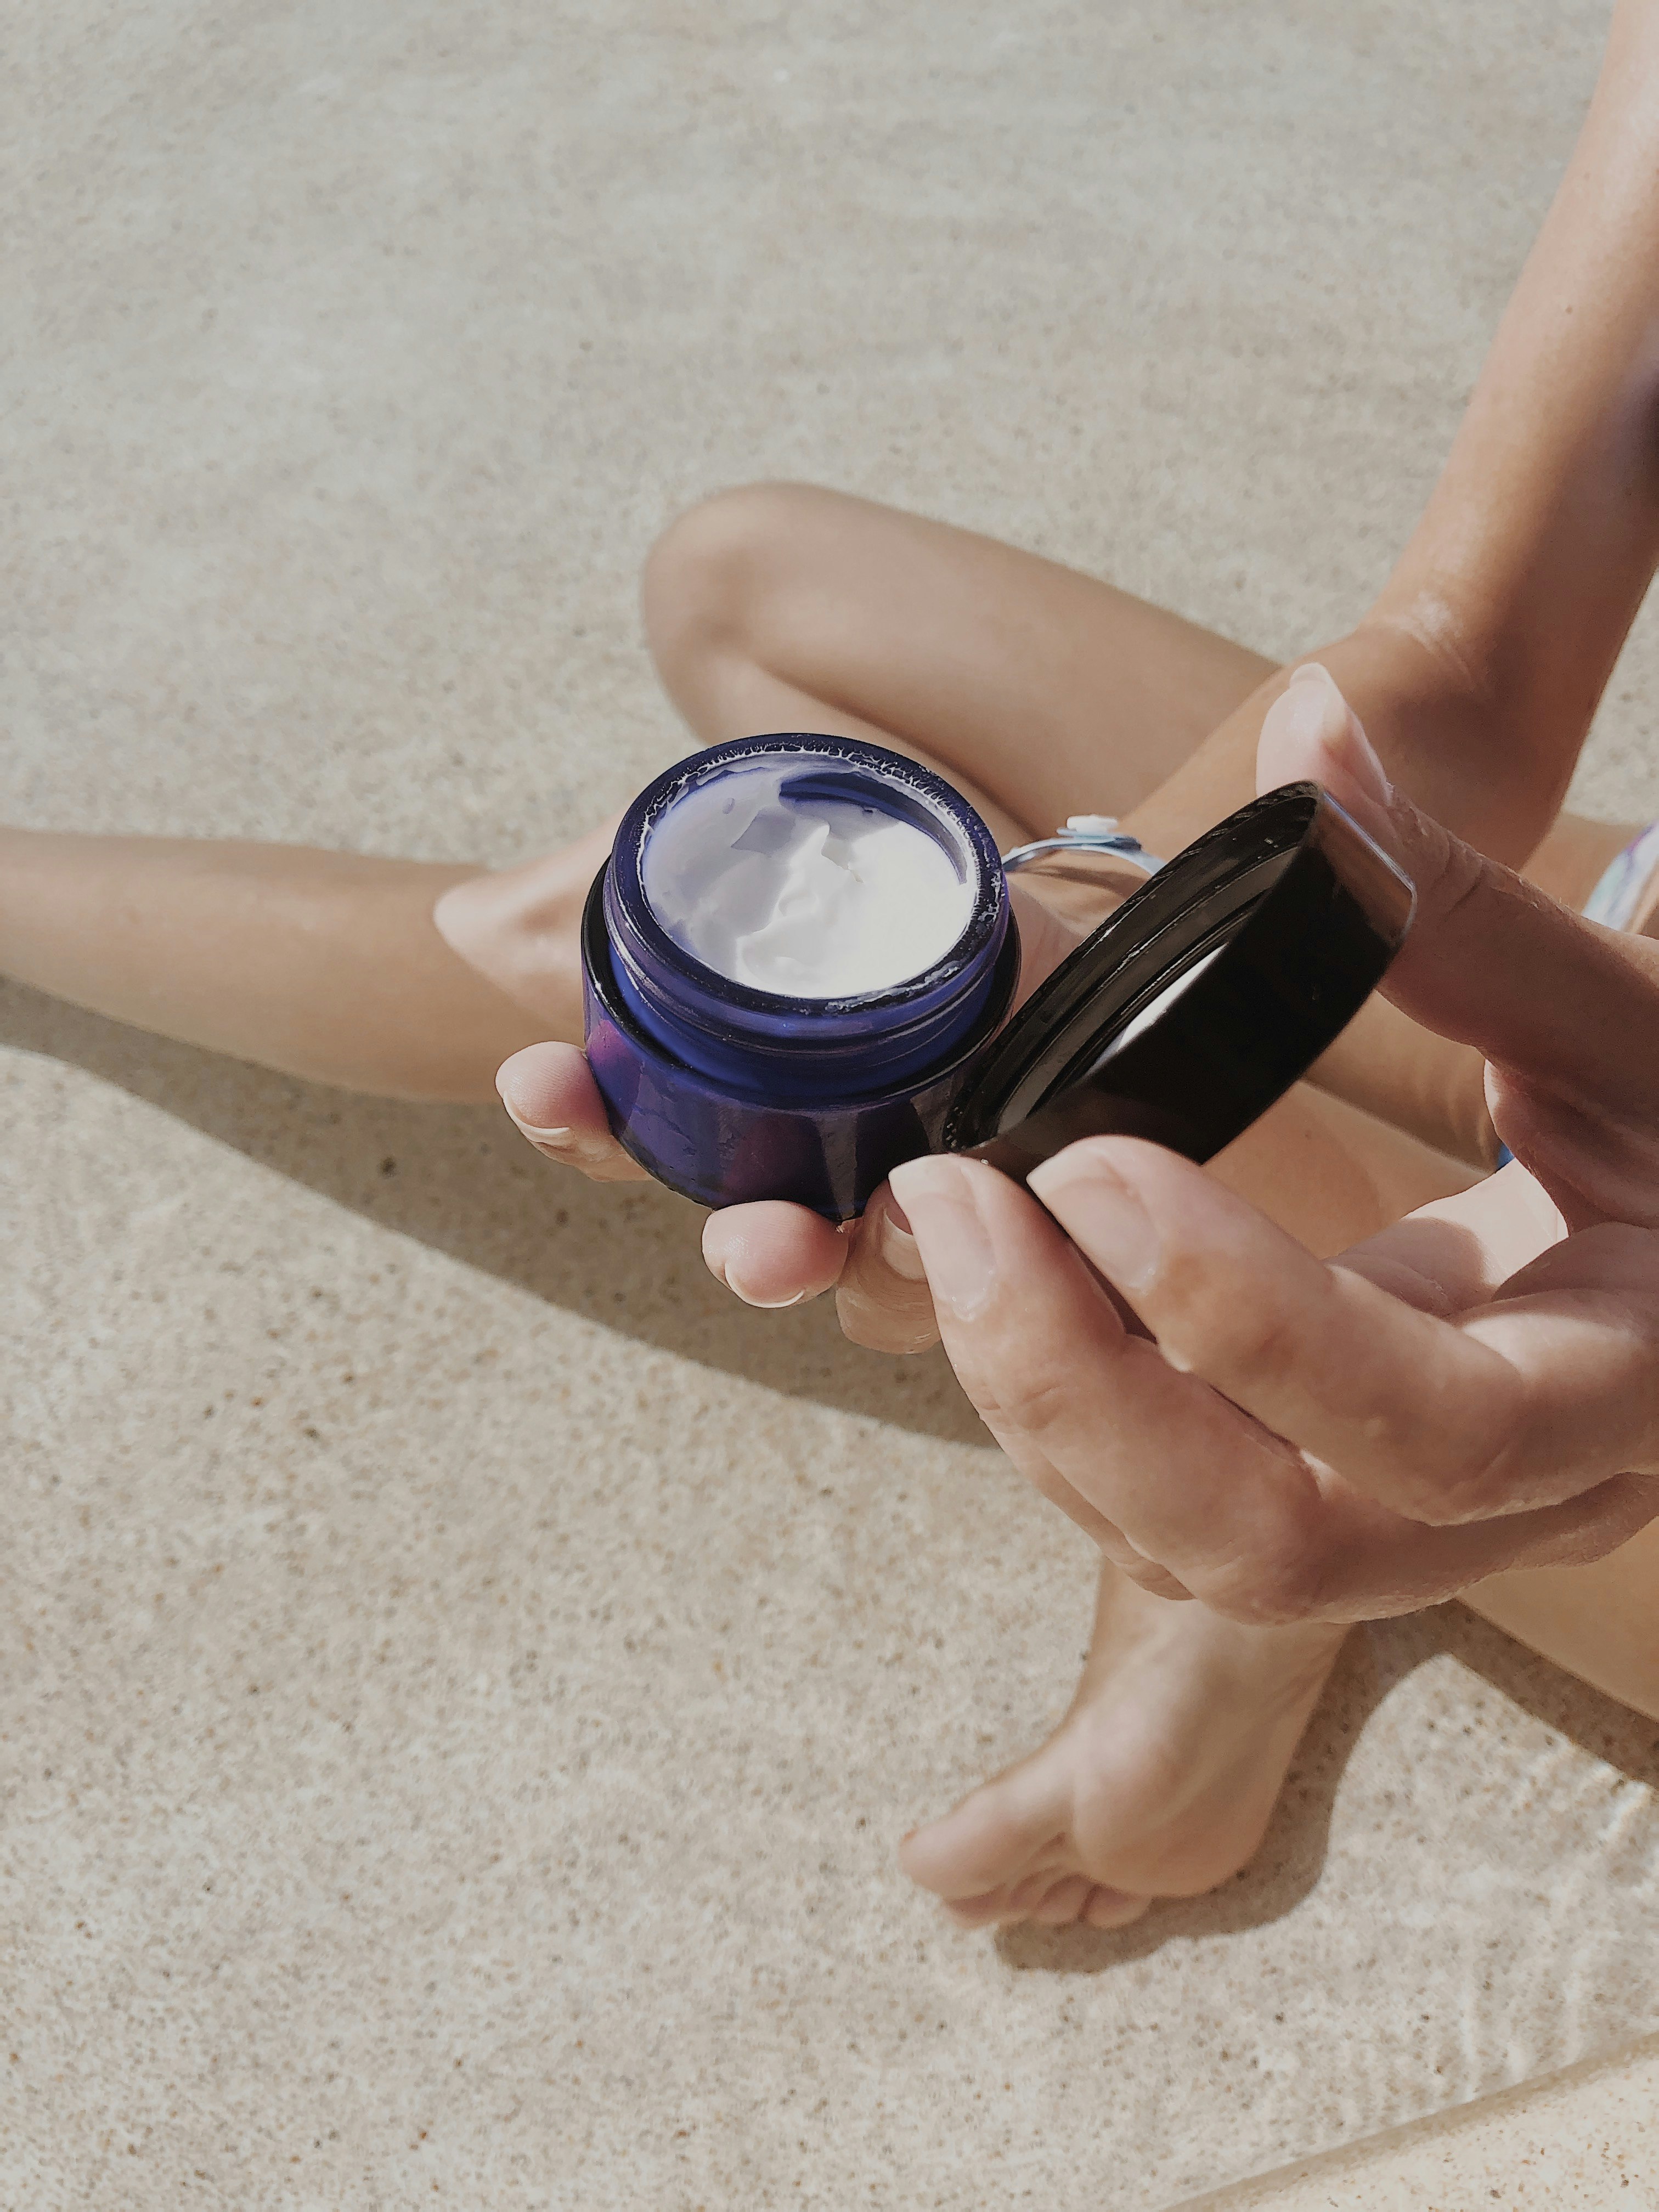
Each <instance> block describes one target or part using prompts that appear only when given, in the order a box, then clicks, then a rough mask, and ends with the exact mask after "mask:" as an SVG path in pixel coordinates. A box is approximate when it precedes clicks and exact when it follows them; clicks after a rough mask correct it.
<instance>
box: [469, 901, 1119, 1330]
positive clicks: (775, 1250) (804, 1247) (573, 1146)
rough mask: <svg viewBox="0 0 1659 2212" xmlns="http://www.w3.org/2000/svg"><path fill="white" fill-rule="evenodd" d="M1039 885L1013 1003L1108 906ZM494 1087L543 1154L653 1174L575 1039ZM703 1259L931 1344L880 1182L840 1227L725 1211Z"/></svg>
mask: <svg viewBox="0 0 1659 2212" xmlns="http://www.w3.org/2000/svg"><path fill="white" fill-rule="evenodd" d="M1041 883H1042V878H1030V877H1027V878H1019V879H1017V880H1016V881H1014V882H1012V883H1011V884H1009V886H1008V890H1009V896H1010V897H1011V898H1012V901H1013V903H1014V909H1015V914H1016V917H1017V919H1018V924H1019V935H1020V951H1021V963H1020V976H1019V992H1018V999H1019V1000H1024V999H1027V998H1029V997H1030V994H1031V993H1032V992H1033V991H1035V990H1036V987H1037V985H1038V984H1039V983H1040V982H1042V980H1043V978H1044V977H1045V976H1046V975H1048V974H1049V973H1050V972H1051V971H1052V970H1053V969H1054V968H1056V967H1058V965H1059V964H1060V961H1062V960H1063V959H1064V958H1065V957H1066V954H1067V953H1068V952H1069V951H1071V950H1072V949H1073V946H1074V945H1077V944H1078V943H1079V942H1080V940H1081V939H1082V938H1083V937H1085V936H1086V935H1087V934H1088V933H1089V931H1090V929H1091V928H1092V927H1094V926H1095V924H1096V922H1097V921H1099V920H1100V919H1101V918H1102V915H1103V913H1104V912H1105V911H1106V910H1108V903H1109V902H1107V901H1105V900H1103V899H1101V898H1099V897H1098V896H1097V897H1096V899H1095V901H1094V911H1093V912H1092V913H1091V914H1089V913H1085V914H1084V915H1082V916H1081V917H1080V918H1075V917H1074V915H1073V913H1072V912H1071V911H1070V909H1072V908H1074V907H1075V905H1076V903H1077V902H1075V901H1074V900H1072V899H1070V898H1068V897H1067V896H1066V891H1065V887H1063V886H1060V885H1055V886H1054V888H1053V890H1052V891H1051V893H1050V895H1049V896H1047V897H1045V896H1043V895H1042V890H1041V889H1040V885H1041ZM1110 903H1115V900H1113V901H1111V902H1110ZM1017 1003H1018V1001H1017ZM495 1087H496V1089H497V1090H498V1091H500V1092H501V1103H502V1104H503V1105H504V1106H505V1107H506V1109H507V1112H508V1114H509V1115H511V1116H512V1118H513V1121H514V1123H515V1124H516V1125H517V1127H518V1128H519V1130H520V1133H522V1134H523V1135H524V1136H525V1137H526V1138H527V1139H529V1141H530V1142H531V1143H532V1145H533V1146H535V1147H536V1150H537V1151H538V1152H540V1153H542V1154H543V1155H544V1157H545V1158H548V1159H550V1160H556V1161H558V1162H559V1163H560V1164H561V1165H562V1166H564V1167H572V1168H574V1169H576V1170H577V1171H578V1172H579V1173H580V1174H581V1175H585V1176H588V1177H589V1178H590V1179H591V1180H592V1181H593V1182H646V1181H648V1180H649V1178H648V1177H647V1175H646V1171H645V1170H644V1169H643V1168H642V1167H641V1166H640V1165H639V1164H638V1163H637V1162H636V1161H635V1160H633V1159H631V1158H629V1155H628V1154H627V1153H626V1152H624V1151H623V1147H622V1146H621V1145H620V1144H618V1142H617V1139H616V1138H615V1137H614V1136H613V1135H612V1134H611V1125H610V1122H609V1121H608V1120H607V1118H606V1115H605V1101H604V1100H603V1098H601V1097H600V1096H599V1085H597V1084H596V1083H595V1082H594V1080H593V1075H592V1070H591V1069H590V1068H589V1066H588V1065H587V1060H586V1054H584V1053H582V1052H581V1051H580V1049H579V1048H578V1047H576V1046H575V1045H574V1044H532V1045H528V1046H526V1048H525V1049H524V1050H523V1051H522V1052H516V1053H514V1054H513V1057H512V1058H511V1059H510V1060H507V1061H505V1062H504V1063H503V1064H502V1066H501V1070H500V1072H499V1073H498V1074H497V1076H496V1078H495ZM702 1255H703V1259H704V1261H706V1262H707V1264H708V1268H709V1271H710V1273H713V1274H714V1275H715V1276H716V1277H717V1278H718V1279H720V1281H721V1282H722V1283H724V1284H725V1285H726V1288H727V1289H728V1290H729V1291H732V1292H733V1293H734V1294H735V1295H736V1296H737V1297H740V1298H741V1299H742V1300H743V1301H744V1304H746V1305H751V1306H763V1307H772V1306H793V1305H799V1304H802V1303H803V1302H804V1301H805V1299H807V1298H815V1297H818V1296H819V1295H820V1294H821V1293H822V1292H823V1291H828V1290H831V1289H833V1290H834V1291H835V1293H836V1312H837V1315H838V1316H839V1318H840V1321H841V1325H842V1329H843V1331H844V1332H845V1334H847V1336H848V1338H850V1340H852V1341H853V1342H854V1344H860V1345H864V1346H867V1347H868V1348H869V1349H870V1350H872V1351H875V1352H925V1351H926V1350H927V1347H928V1346H929V1345H931V1344H935V1343H937V1342H938V1340H939V1324H938V1322H937V1321H936V1320H935V1318H934V1316H933V1297H932V1295H931V1294H930V1292H929V1291H928V1288H927V1277H926V1275H925V1274H924V1273H923V1270H922V1265H921V1255H920V1253H919V1252H918V1251H917V1249H916V1240H915V1237H913V1236H912V1235H911V1234H910V1229H909V1224H908V1222H907V1221H906V1219H905V1218H904V1215H903V1213H902V1212H901V1210H900V1209H899V1207H898V1206H897V1205H896V1201H895V1200H894V1198H893V1195H892V1193H891V1192H890V1190H889V1188H888V1187H887V1185H886V1184H885V1183H884V1184H883V1185H882V1186H881V1188H880V1189H879V1190H878V1191H877V1192H876V1194H875V1195H874V1196H873V1197H872V1200H871V1201H870V1203H869V1205H868V1206H866V1208H865V1211H864V1212H863V1214H862V1215H861V1216H860V1218H859V1219H858V1220H857V1221H849V1222H847V1223H845V1224H843V1225H842V1227H841V1228H839V1229H837V1228H836V1226H835V1225H834V1224H833V1223H832V1222H829V1221H826V1220H825V1219H824V1218H823V1216H822V1215H821V1214H817V1213H813V1212H811V1211H810V1210H809V1209H808V1208H807V1207H805V1206H792V1205H789V1204H787V1202H785V1201H784V1200H763V1201H761V1202H759V1203H757V1204H753V1205H749V1206H726V1207H723V1208H721V1209H720V1210H719V1211H718V1212H714V1213H711V1214H710V1215H709V1217H708V1220H707V1221H706V1222H705V1223H704V1225H703V1233H702Z"/></svg>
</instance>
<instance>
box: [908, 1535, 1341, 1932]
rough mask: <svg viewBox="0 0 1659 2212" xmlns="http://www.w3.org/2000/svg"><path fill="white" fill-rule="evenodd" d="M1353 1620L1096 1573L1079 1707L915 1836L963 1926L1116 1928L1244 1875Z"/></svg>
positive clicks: (913, 1871) (920, 1873) (918, 1852)
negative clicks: (1281, 1613) (1224, 1603)
mask: <svg viewBox="0 0 1659 2212" xmlns="http://www.w3.org/2000/svg"><path fill="white" fill-rule="evenodd" d="M1345 1633H1346V1631H1345V1630H1343V1629H1342V1628H1340V1627H1332V1626H1329V1625H1328V1624H1327V1623H1324V1622H1316V1623H1312V1624H1310V1625H1308V1626H1296V1627H1291V1628H1247V1627H1245V1626H1242V1625H1241V1624H1240V1623H1238V1622H1237V1621H1231V1620H1221V1619H1219V1618H1218V1616H1217V1615H1216V1614H1214V1613H1209V1612H1206V1610H1205V1608H1204V1607H1202V1606H1200V1605H1195V1604H1187V1603H1179V1602H1171V1601H1170V1600H1169V1599H1167V1598H1158V1597H1152V1596H1149V1595H1147V1594H1146V1592H1145V1591H1144V1590H1140V1589H1136V1588H1135V1586H1134V1585H1133V1583H1129V1582H1127V1581H1126V1580H1125V1579H1124V1578H1123V1577H1121V1575H1120V1574H1118V1572H1117V1571H1116V1570H1115V1568H1112V1567H1107V1568H1106V1569H1105V1571H1104V1572H1103V1576H1102V1579H1101V1586H1100V1600H1099V1603H1098V1606H1097V1610H1096V1614H1095V1631H1094V1637H1093V1640H1092V1643H1091V1649H1090V1652H1089V1658H1088V1662H1087V1664H1086V1665H1085V1668H1084V1673H1083V1680H1081V1681H1080V1682H1079V1685H1078V1689H1077V1695H1076V1697H1075V1698H1074V1699H1073V1701H1072V1706H1071V1710H1070V1711H1069V1712H1068V1713H1067V1714H1066V1717H1065V1719H1064V1720H1063V1721H1062V1722H1061V1723H1060V1726H1059V1728H1058V1729H1055V1731H1054V1735H1051V1736H1050V1737H1049V1739H1048V1742H1047V1743H1045V1744H1044V1745H1043V1746H1042V1749H1041V1750H1039V1751H1035V1752H1033V1753H1031V1754H1030V1757H1029V1758H1026V1759H1021V1760H1020V1761H1019V1762H1018V1765H1014V1766H1011V1767H1009V1768H1008V1769H1007V1771H1006V1772H1005V1773H1002V1774H1000V1775H998V1776H997V1777H996V1778H995V1779H994V1781H991V1782H987V1783H984V1784H981V1787H980V1788H979V1789H977V1790H974V1791H972V1792H971V1793H970V1794H969V1796H966V1797H964V1798H963V1801H962V1802H961V1804H959V1805H958V1806H957V1808H956V1810H955V1811H954V1812H953V1813H947V1814H945V1818H944V1819H943V1820H933V1821H930V1822H929V1823H928V1825H927V1826H926V1827H922V1828H918V1829H916V1830H915V1831H914V1832H912V1833H911V1834H910V1835H908V1836H907V1837H906V1838H905V1839H904V1842H903V1844H902V1846H901V1847H900V1850H899V1861H900V1863H901V1864H902V1867H903V1869H904V1870H905V1872H906V1873H907V1874H908V1875H910V1876H911V1877H912V1879H913V1880H915V1881H919V1882H920V1883H921V1885H922V1887H924V1888H925V1889H931V1890H935V1891H937V1892H938V1893H939V1896H940V1897H941V1898H943V1899H944V1900H945V1905H946V1906H947V1907H948V1909H949V1910H950V1911H951V1915H952V1916H953V1917H954V1918H955V1919H956V1920H957V1921H958V1922H959V1923H961V1924H962V1925H963V1927H967V1928H981V1927H985V1926H987V1925H988V1924H990V1923H992V1922H994V1921H1012V1920H1032V1921H1036V1922H1039V1923H1042V1924H1044V1925H1047V1926H1054V1925H1056V1924H1058V1923H1061V1922H1066V1921H1081V1922H1084V1923H1086V1924H1087V1925H1088V1926H1090V1927H1091V1928H1121V1927H1123V1926H1125V1925H1126V1924H1127V1923H1128V1922H1129V1921H1131V1920H1137V1919H1139V1917H1140V1915H1141V1914H1142V1913H1143V1912H1145V1911H1146V1909H1147V1907H1148V1906H1149V1905H1151V1903H1152V1900H1153V1899H1154V1898H1158V1897H1194V1896H1196V1895H1197V1894H1198V1893H1200V1891H1203V1890H1206V1889H1213V1888H1215V1887H1216V1886H1217V1885H1218V1883H1220V1882H1224V1881H1226V1880H1227V1879H1228V1877H1229V1876H1230V1875H1235V1874H1237V1872H1238V1870H1239V1869H1240V1868H1241V1867H1242V1866H1243V1865H1244V1864H1245V1863H1246V1861H1247V1860H1249V1858H1250V1857H1252V1856H1253V1855H1254V1854H1255V1850H1256V1848H1257V1846H1258V1845H1259V1844H1260V1843H1261V1838H1262V1837H1263V1835H1264V1834H1265V1833H1266V1832H1267V1822H1268V1819H1269V1817H1270V1816H1271V1814H1272V1813H1273V1805H1274V1802H1275V1801H1276V1799H1277V1798H1278V1796H1279V1790H1280V1788H1281V1786H1282V1784H1283V1783H1284V1780H1285V1771H1286V1769H1287V1768H1288V1767H1289V1765H1290V1763H1291V1754H1292V1753H1293V1752H1294V1751H1295V1749H1296V1747H1297V1741H1298V1739H1299V1738H1300V1736H1301V1735H1302V1731H1303V1729H1304V1727H1305V1726H1306V1725H1307V1722H1308V1717H1309V1715H1310V1713H1311V1712H1312V1711H1313V1709H1314V1705H1315V1704H1316V1701H1317V1699H1318V1697H1319V1692H1320V1691H1321V1690H1322V1687H1323V1686H1324V1683H1325V1679H1326V1677H1327V1675H1328V1674H1329V1673H1330V1670H1331V1668H1332V1666H1333V1664H1334V1662H1335V1659H1336V1655H1337V1652H1338V1651H1339V1650H1340V1648H1341V1644H1342V1638H1343V1636H1344V1634H1345Z"/></svg>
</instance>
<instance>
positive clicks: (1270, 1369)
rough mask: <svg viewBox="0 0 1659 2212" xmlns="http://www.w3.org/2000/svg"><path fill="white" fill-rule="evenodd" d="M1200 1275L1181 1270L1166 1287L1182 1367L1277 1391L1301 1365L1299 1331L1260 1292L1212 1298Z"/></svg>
mask: <svg viewBox="0 0 1659 2212" xmlns="http://www.w3.org/2000/svg"><path fill="white" fill-rule="evenodd" d="M1202 1274H1203V1271H1202V1270H1201V1269H1194V1271H1193V1272H1192V1273H1191V1274H1188V1273H1186V1271H1184V1270H1183V1271H1182V1273H1178V1274H1177V1275H1176V1279H1175V1280H1174V1282H1173V1283H1172V1285H1171V1289H1172V1291H1173V1292H1174V1295H1175V1297H1176V1301H1177V1303H1178V1304H1179V1306H1180V1309H1181V1311H1182V1322H1183V1324H1184V1325H1183V1327H1182V1352H1183V1354H1184V1356H1185V1360H1186V1364H1188V1365H1189V1366H1193V1367H1195V1368H1197V1369H1198V1370H1199V1371H1200V1373H1202V1374H1203V1375H1204V1376H1206V1379H1208V1380H1210V1381H1225V1382H1228V1383H1233V1384H1235V1385H1238V1386H1242V1387H1243V1388H1245V1389H1252V1388H1254V1389H1269V1390H1273V1389H1278V1388H1279V1386H1280V1385H1282V1384H1283V1383H1285V1382H1286V1381H1287V1380H1288V1379H1289V1378H1290V1377H1291V1376H1293V1375H1295V1374H1296V1373H1297V1370H1298V1369H1299V1368H1300V1367H1301V1366H1302V1365H1303V1364H1304V1362H1305V1359H1306V1343H1305V1337H1304V1330H1303V1328H1301V1327H1300V1326H1299V1325H1298V1323H1297V1321H1296V1320H1295V1319H1294V1318H1293V1317H1292V1316H1291V1314H1290V1313H1288V1312H1287V1311H1286V1310H1285V1308H1284V1307H1283V1306H1282V1305H1280V1304H1278V1303H1277V1302H1275V1301H1274V1300H1273V1298H1272V1297H1270V1296H1268V1295H1267V1294H1266V1293H1265V1291H1264V1294H1263V1295H1262V1296H1261V1297H1258V1298H1256V1299H1255V1300H1254V1301H1251V1300H1248V1299H1243V1298H1238V1297H1231V1296H1225V1297H1221V1298H1219V1299H1218V1298H1217V1297H1216V1296H1215V1295H1214V1292H1213V1290H1212V1285H1210V1284H1209V1283H1207V1282H1206V1281H1204V1280H1203V1279H1202Z"/></svg>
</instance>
